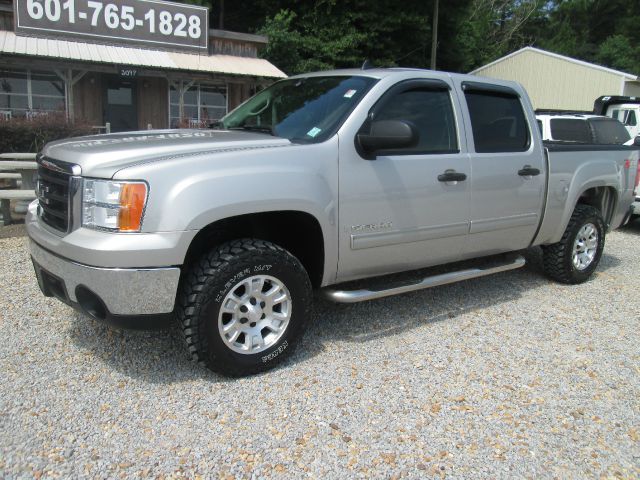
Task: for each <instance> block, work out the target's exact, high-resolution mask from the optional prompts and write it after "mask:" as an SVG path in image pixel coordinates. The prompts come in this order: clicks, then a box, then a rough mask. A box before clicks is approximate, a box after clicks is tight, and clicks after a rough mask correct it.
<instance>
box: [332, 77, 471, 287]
mask: <svg viewBox="0 0 640 480" xmlns="http://www.w3.org/2000/svg"><path fill="white" fill-rule="evenodd" d="M456 118H460V114H459V106H458V103H457V102H455V101H452V96H451V91H450V85H449V84H448V83H446V82H445V81H442V80H425V81H422V80H409V81H405V82H400V83H399V84H397V85H395V86H394V87H392V88H391V89H390V90H389V91H388V92H387V93H386V94H385V95H383V97H382V98H381V99H380V100H379V101H378V102H377V103H376V104H375V105H374V106H373V107H372V109H371V111H370V112H369V115H368V117H367V120H366V121H364V124H363V125H362V128H361V131H362V130H366V129H367V128H368V126H369V125H370V122H372V121H378V120H404V121H407V122H410V123H411V124H413V125H414V126H415V128H416V129H417V131H418V133H419V142H418V144H417V145H416V146H415V147H411V148H406V149H402V150H397V151H389V152H379V153H378V154H377V156H376V157H375V158H373V159H365V158H363V157H362V156H361V155H359V154H358V153H357V152H356V147H355V145H354V138H340V178H339V185H340V215H339V221H340V241H339V248H340V257H339V264H338V271H339V272H338V279H339V280H340V281H344V280H349V279H353V278H358V277H364V276H372V275H381V274H385V273H391V272H394V271H402V270H411V269H417V268H421V267H425V266H428V265H435V264H439V263H445V262H449V261H454V260H457V259H458V258H459V257H460V255H461V252H462V248H463V246H464V241H465V238H466V236H467V232H468V230H469V200H470V191H471V190H470V178H469V176H470V175H471V170H470V166H469V157H468V155H467V154H466V152H464V151H461V150H462V149H461V145H460V144H461V142H460V140H459V137H460V135H459V130H458V128H457V127H456ZM447 170H452V171H455V172H457V173H460V174H464V175H465V176H466V178H465V179H463V180H460V181H443V177H442V175H443V174H444V173H445V172H446V171H447ZM438 177H440V179H439V178H438Z"/></svg>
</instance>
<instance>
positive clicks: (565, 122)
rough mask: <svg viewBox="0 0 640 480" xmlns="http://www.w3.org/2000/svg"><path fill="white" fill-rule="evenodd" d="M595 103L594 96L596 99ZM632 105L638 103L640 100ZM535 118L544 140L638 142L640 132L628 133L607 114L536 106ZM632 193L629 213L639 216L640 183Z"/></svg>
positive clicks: (605, 142) (586, 142)
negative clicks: (635, 133) (634, 134)
mask: <svg viewBox="0 0 640 480" xmlns="http://www.w3.org/2000/svg"><path fill="white" fill-rule="evenodd" d="M601 98H602V97H601ZM605 98H612V97H605ZM625 98H629V97H625ZM597 103H598V100H596V104H597ZM636 106H640V103H639V104H638V105H636ZM616 108H617V106H616ZM612 111H615V109H614V110H612ZM635 115H638V114H635ZM636 118H640V117H636ZM536 120H537V121H538V128H539V129H540V134H541V135H542V139H543V140H544V141H551V142H570V143H585V144H604V145H609V144H618V145H622V144H624V145H639V144H640V136H638V135H636V136H633V137H632V136H631V135H630V134H629V132H628V129H627V128H625V126H624V125H623V124H622V123H621V122H620V121H619V120H616V119H615V118H611V117H610V116H602V115H594V114H591V113H586V112H571V111H567V110H536ZM638 175H640V171H639V173H638ZM634 194H635V201H634V202H633V205H632V206H631V209H632V217H634V218H638V217H640V186H637V185H636V189H635V191H634Z"/></svg>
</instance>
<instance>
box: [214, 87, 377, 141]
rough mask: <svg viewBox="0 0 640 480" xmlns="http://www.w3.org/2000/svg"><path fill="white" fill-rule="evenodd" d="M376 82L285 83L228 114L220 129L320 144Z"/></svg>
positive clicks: (340, 123)
mask: <svg viewBox="0 0 640 480" xmlns="http://www.w3.org/2000/svg"><path fill="white" fill-rule="evenodd" d="M375 82H376V80H375V79H373V78H368V77H350V76H330V77H308V78H295V79H291V80H282V81H280V82H277V83H274V84H273V85H271V86H270V87H269V88H267V89H265V90H263V91H261V92H260V93H258V94H257V95H256V96H254V97H253V98H250V99H249V100H248V101H247V102H245V103H243V104H242V105H240V106H239V107H238V108H236V109H235V110H233V111H232V112H230V113H229V114H227V115H226V116H225V117H223V118H222V120H220V124H219V127H221V128H226V129H243V130H255V131H264V132H267V133H270V134H272V135H276V136H278V137H283V138H287V139H289V140H291V141H293V142H304V143H319V142H322V141H324V140H326V139H327V138H329V137H330V136H332V135H333V134H334V133H335V132H336V131H337V130H338V128H340V125H342V122H343V121H344V120H345V119H346V118H347V115H349V113H351V111H352V110H353V109H354V108H355V106H356V105H357V104H358V102H360V100H361V99H362V98H363V97H364V95H365V94H366V93H367V91H369V89H370V88H371V86H372V85H373V84H374V83H375Z"/></svg>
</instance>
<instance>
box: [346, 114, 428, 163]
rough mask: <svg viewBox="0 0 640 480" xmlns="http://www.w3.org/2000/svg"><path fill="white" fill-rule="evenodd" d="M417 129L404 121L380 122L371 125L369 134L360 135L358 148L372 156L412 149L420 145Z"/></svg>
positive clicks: (357, 140)
mask: <svg viewBox="0 0 640 480" xmlns="http://www.w3.org/2000/svg"><path fill="white" fill-rule="evenodd" d="M418 139H419V135H418V132H417V130H416V128H415V127H414V126H413V125H411V124H410V123H409V122H405V121H403V120H380V121H378V122H372V123H371V129H370V131H369V133H358V135H357V136H356V146H357V147H359V150H361V151H362V152H363V153H365V154H366V155H368V156H372V155H373V154H374V153H376V152H379V151H381V150H397V149H401V148H411V147H415V146H416V145H417V144H418Z"/></svg>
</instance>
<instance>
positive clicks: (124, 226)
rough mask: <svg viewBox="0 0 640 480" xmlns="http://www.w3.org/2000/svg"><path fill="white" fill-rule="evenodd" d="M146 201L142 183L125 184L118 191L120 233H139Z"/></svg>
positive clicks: (144, 188) (145, 190)
mask: <svg viewBox="0 0 640 480" xmlns="http://www.w3.org/2000/svg"><path fill="white" fill-rule="evenodd" d="M146 200H147V186H146V185H145V184H144V183H126V184H124V185H123V186H122V190H121V191H120V212H119V213H118V227H119V230H120V231H121V232H139V231H140V227H141V223H142V214H143V213H144V204H145V202H146Z"/></svg>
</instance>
